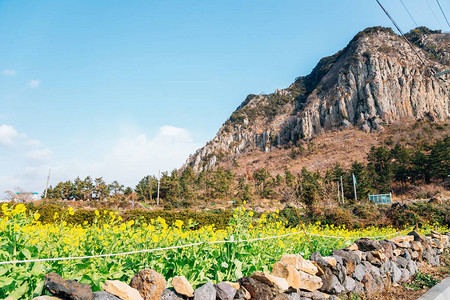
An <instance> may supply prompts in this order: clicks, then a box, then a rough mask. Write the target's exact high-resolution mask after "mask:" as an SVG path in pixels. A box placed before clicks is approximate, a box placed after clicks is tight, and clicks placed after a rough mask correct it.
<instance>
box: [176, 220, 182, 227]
mask: <svg viewBox="0 0 450 300" xmlns="http://www.w3.org/2000/svg"><path fill="white" fill-rule="evenodd" d="M175 226H176V227H178V228H181V227H182V226H183V221H181V220H176V221H175Z"/></svg>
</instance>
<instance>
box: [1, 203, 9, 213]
mask: <svg viewBox="0 0 450 300" xmlns="http://www.w3.org/2000/svg"><path fill="white" fill-rule="evenodd" d="M7 209H8V204H6V203H3V204H2V210H3V211H6V210H7Z"/></svg>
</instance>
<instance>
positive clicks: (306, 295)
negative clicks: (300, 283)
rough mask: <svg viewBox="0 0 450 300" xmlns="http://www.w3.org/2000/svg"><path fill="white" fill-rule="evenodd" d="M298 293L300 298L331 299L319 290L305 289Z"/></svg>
mask: <svg viewBox="0 0 450 300" xmlns="http://www.w3.org/2000/svg"><path fill="white" fill-rule="evenodd" d="M298 295H299V296H300V299H312V300H326V299H329V298H327V296H326V295H325V294H324V293H321V292H319V291H314V292H305V291H299V292H298Z"/></svg>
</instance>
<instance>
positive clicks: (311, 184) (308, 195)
mask: <svg viewBox="0 0 450 300" xmlns="http://www.w3.org/2000/svg"><path fill="white" fill-rule="evenodd" d="M321 181H322V177H321V176H320V174H319V173H318V172H311V171H308V170H307V169H306V168H305V167H303V169H302V172H301V174H300V186H299V196H300V200H301V201H302V202H303V203H304V204H305V205H306V207H307V208H308V209H309V211H310V213H314V212H315V210H316V205H317V203H318V201H319V200H320V199H321V197H322V196H323V193H322V182H321Z"/></svg>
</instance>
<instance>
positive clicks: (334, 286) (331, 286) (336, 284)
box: [319, 268, 344, 294]
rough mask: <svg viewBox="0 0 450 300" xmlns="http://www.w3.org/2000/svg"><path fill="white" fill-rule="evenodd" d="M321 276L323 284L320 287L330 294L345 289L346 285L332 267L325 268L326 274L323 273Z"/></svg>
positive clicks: (338, 292)
mask: <svg viewBox="0 0 450 300" xmlns="http://www.w3.org/2000/svg"><path fill="white" fill-rule="evenodd" d="M321 278H322V283H323V284H322V287H321V288H320V289H319V290H320V291H322V292H325V293H328V294H340V293H342V292H343V291H344V286H343V285H342V284H341V283H340V281H339V279H338V278H337V276H336V275H334V274H333V272H332V271H331V269H330V268H327V269H325V270H324V275H322V276H321Z"/></svg>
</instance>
